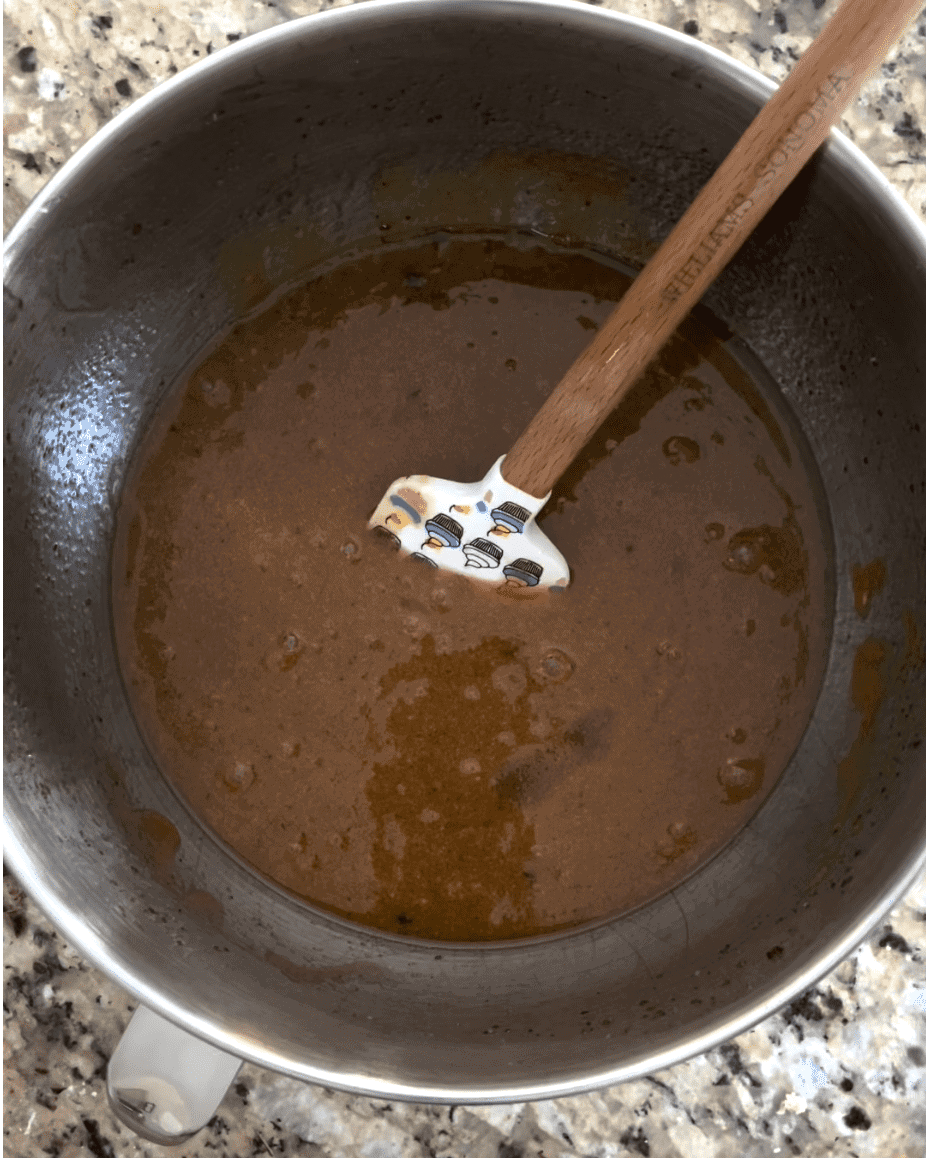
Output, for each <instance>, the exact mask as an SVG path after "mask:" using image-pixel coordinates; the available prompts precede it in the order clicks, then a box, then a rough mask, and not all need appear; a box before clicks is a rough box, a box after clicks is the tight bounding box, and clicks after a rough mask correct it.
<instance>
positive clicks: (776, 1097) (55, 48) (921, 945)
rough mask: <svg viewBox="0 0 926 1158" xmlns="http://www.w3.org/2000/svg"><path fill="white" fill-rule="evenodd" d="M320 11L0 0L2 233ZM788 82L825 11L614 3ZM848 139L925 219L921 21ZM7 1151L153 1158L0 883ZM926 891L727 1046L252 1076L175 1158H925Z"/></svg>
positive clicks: (118, 1016) (43, 937)
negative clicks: (105, 150) (609, 1085)
mask: <svg viewBox="0 0 926 1158" xmlns="http://www.w3.org/2000/svg"><path fill="white" fill-rule="evenodd" d="M329 6H331V5H328V4H325V3H322V4H319V3H318V0H276V2H274V3H269V2H263V0H202V2H200V3H197V2H196V0H172V2H171V4H170V5H169V6H168V5H166V4H163V3H152V2H151V0H99V2H98V3H94V4H91V5H90V6H89V7H88V6H86V5H84V4H83V3H81V2H80V0H43V2H42V3H40V4H35V3H31V2H29V0H5V6H4V15H5V23H4V64H5V81H4V92H5V108H4V134H5V135H4V187H5V197H4V230H5V231H6V230H7V229H8V228H9V227H10V225H12V224H13V222H15V220H16V219H17V217H18V216H19V214H20V213H21V212H22V210H23V209H24V208H25V206H26V205H27V204H28V202H29V200H30V199H31V198H32V197H33V196H34V195H35V194H36V193H37V192H38V191H39V189H40V188H41V187H42V185H43V184H44V183H45V181H47V180H48V178H49V177H50V176H51V175H52V174H53V173H54V172H55V171H56V170H57V169H58V168H60V166H61V165H62V164H63V163H64V161H65V160H66V159H67V157H68V156H69V155H70V154H71V153H72V152H74V150H75V149H76V148H77V147H78V146H79V145H80V144H81V143H82V142H83V141H84V140H86V139H87V138H88V137H89V136H90V135H92V133H93V132H94V131H96V129H97V128H98V127H99V126H100V125H102V124H103V123H104V122H105V121H107V120H108V119H109V118H110V117H112V116H113V115H115V113H117V112H118V111H119V110H120V109H121V108H123V107H125V106H126V105H127V104H128V103H130V102H131V101H132V100H133V99H134V98H135V97H137V96H139V95H141V94H142V93H144V92H147V91H148V90H149V89H150V88H152V87H154V85H155V84H157V83H158V81H160V80H162V79H164V78H166V77H167V76H170V75H172V74H173V73H174V72H176V71H178V70H180V69H182V68H184V67H186V66H187V65H188V64H191V63H193V62H195V61H196V60H197V59H199V58H201V57H202V56H204V55H206V54H207V53H209V52H213V51H217V50H219V49H221V48H223V47H225V46H226V45H228V44H229V43H230V42H232V41H234V40H237V39H239V38H241V37H243V36H246V35H248V34H250V33H252V32H256V31H258V30H260V29H262V28H266V27H268V26H270V25H272V24H276V23H279V22H280V21H282V20H285V19H289V18H292V17H296V16H301V15H304V14H306V13H309V12H312V11H315V10H317V9H318V8H320V7H329ZM603 6H605V7H610V8H614V9H617V10H620V11H625V12H629V13H632V14H633V15H637V16H642V17H646V18H648V19H652V20H656V21H659V22H661V23H664V24H666V25H668V26H670V27H673V28H676V29H683V30H684V31H686V32H688V33H689V34H690V35H696V36H698V37H699V38H700V39H702V40H704V41H705V42H707V43H709V44H712V45H714V46H716V47H718V48H720V49H723V50H724V51H727V52H729V53H731V54H732V55H733V56H735V57H737V58H738V59H740V60H742V61H744V62H745V63H747V64H751V65H753V66H756V67H758V68H760V69H761V70H762V71H764V72H766V73H767V74H768V75H770V76H772V77H775V78H776V79H779V78H780V77H781V76H783V75H784V73H785V71H786V70H787V68H788V67H789V65H790V64H791V62H792V61H793V60H794V59H795V58H796V56H798V55H799V54H800V52H801V51H802V50H803V49H804V48H805V47H806V45H807V44H808V43H809V41H810V39H811V38H812V36H813V35H814V34H815V33H816V31H817V30H818V29H819V27H820V26H821V25H822V23H823V21H824V20H825V18H826V17H827V16H828V14H829V11H830V9H831V8H832V7H833V0H784V2H783V3H781V4H779V5H777V6H774V7H773V6H772V5H770V4H768V3H766V2H765V0H607V2H606V3H605V4H604V5H603ZM843 127H844V129H845V131H846V132H848V134H849V135H850V136H851V137H852V138H853V139H854V140H855V141H856V142H857V143H858V144H859V145H860V146H861V147H862V148H863V149H864V150H865V151H866V153H868V155H869V156H870V157H871V158H872V159H873V160H874V161H875V162H876V163H877V164H878V165H879V166H880V167H881V169H882V171H883V172H884V173H885V174H886V175H887V176H888V178H889V179H890V180H891V181H892V182H893V183H894V185H895V186H896V187H897V188H898V190H899V191H900V193H901V194H902V195H903V196H904V197H905V198H906V199H907V201H908V202H909V203H910V205H911V206H912V207H913V208H914V209H915V210H916V211H917V212H919V213H920V214H922V215H923V216H924V217H926V13H924V14H923V16H922V17H921V18H920V20H919V21H918V22H916V23H915V24H914V26H913V28H912V29H911V31H910V33H909V34H908V35H907V36H906V37H905V38H904V39H903V41H901V43H900V44H899V46H898V47H897V49H896V50H895V51H894V52H893V53H892V55H891V57H890V58H889V59H888V61H887V62H886V63H885V65H884V66H883V68H882V69H881V72H880V74H879V75H876V76H875V77H874V78H873V79H872V80H871V81H870V82H869V84H868V85H867V86H866V88H865V89H864V90H863V94H862V97H861V98H860V100H859V101H858V102H857V104H856V106H855V107H854V108H853V109H852V110H851V111H850V113H849V115H848V116H847V117H846V119H845V122H844V125H843ZM4 949H5V958H4V978H5V1002H4V1018H5V1026H4V1028H5V1038H4V1061H5V1078H4V1092H5V1095H6V1097H5V1106H4V1113H5V1119H4V1135H5V1138H4V1141H5V1145H4V1153H5V1154H7V1155H9V1156H10V1158H39V1156H41V1155H45V1154H47V1155H52V1156H55V1158H75V1156H77V1155H88V1154H90V1155H94V1156H95V1158H115V1156H120V1158H121V1156H123V1155H125V1156H128V1155H133V1156H138V1155H150V1156H154V1155H157V1154H160V1153H165V1154H166V1153H168V1151H162V1150H161V1149H160V1148H158V1147H156V1146H152V1145H150V1144H147V1143H142V1142H140V1141H138V1140H137V1139H136V1138H135V1137H134V1136H133V1135H130V1134H129V1133H128V1132H127V1131H126V1130H124V1129H123V1128H122V1127H120V1126H119V1125H118V1124H117V1123H116V1122H115V1121H114V1120H113V1119H112V1117H111V1116H110V1115H109V1114H108V1111H107V1109H106V1106H105V1093H104V1086H103V1075H104V1071H105V1060H106V1058H107V1057H108V1056H109V1054H110V1052H111V1051H112V1049H113V1047H114V1046H115V1043H116V1041H117V1040H118V1037H119V1034H120V1032H121V1029H122V1028H123V1026H124V1025H125V1023H126V1022H127V1020H128V1017H129V1014H130V1011H131V1009H132V1007H133V1006H132V1003H131V1002H130V1001H129V1000H128V999H127V997H126V995H125V994H124V993H123V992H122V991H121V990H119V989H118V988H117V987H116V986H114V985H113V984H112V983H111V982H109V980H108V979H107V978H105V977H103V976H102V975H101V974H99V973H98V972H96V971H95V970H94V969H92V968H90V967H89V966H88V965H87V964H86V963H85V962H84V961H83V960H81V958H80V957H79V956H78V955H77V954H76V953H75V952H74V951H73V950H71V949H70V947H69V946H67V945H66V944H65V943H64V942H63V941H62V940H61V938H60V937H59V936H58V935H57V934H56V933H55V932H54V931H53V930H52V928H51V927H50V926H49V925H48V923H47V921H45V919H44V918H43V917H42V916H41V914H39V913H38V912H37V910H36V909H35V908H34V906H33V905H32V904H31V903H30V902H29V900H28V899H27V898H26V897H25V896H24V895H23V894H22V892H21V891H20V890H19V889H18V887H17V886H16V883H15V881H13V880H12V879H11V878H5V880H4ZM924 956H926V882H921V883H920V885H919V886H918V887H917V888H915V889H914V890H913V891H912V892H911V894H910V895H909V896H908V897H907V898H906V900H905V901H904V902H902V903H901V904H900V905H899V906H898V907H897V908H896V909H895V911H894V912H893V913H892V914H891V916H890V919H889V924H885V925H882V926H881V927H879V928H878V929H877V930H876V931H875V932H874V933H873V935H872V936H871V937H870V938H869V940H868V941H867V942H866V943H865V944H864V945H863V946H862V947H861V948H860V949H858V950H857V951H856V952H855V953H854V954H853V955H852V956H851V957H850V958H849V959H848V960H847V961H845V962H843V964H842V965H840V966H839V967H838V968H837V969H836V970H834V972H833V973H832V974H831V975H830V976H829V977H827V978H825V979H824V980H823V981H822V982H821V983H820V984H819V985H818V986H817V987H816V988H815V989H813V990H811V991H810V992H808V993H806V994H804V995H803V996H802V997H801V998H800V999H799V1000H798V1001H795V1002H793V1003H792V1004H791V1005H790V1006H789V1007H788V1008H787V1009H785V1010H784V1011H783V1012H782V1013H780V1014H778V1015H776V1016H774V1017H771V1018H769V1019H768V1020H767V1021H765V1022H764V1023H763V1024H762V1025H760V1026H758V1027H757V1028H756V1029H754V1030H752V1031H751V1032H749V1033H747V1034H744V1035H742V1036H741V1037H739V1038H737V1039H736V1040H735V1041H734V1042H731V1043H730V1044H728V1045H726V1046H723V1047H722V1048H720V1049H718V1050H715V1051H713V1052H711V1053H709V1054H707V1055H704V1056H702V1057H699V1058H696V1059H694V1060H692V1061H690V1062H686V1063H683V1064H681V1065H678V1066H675V1067H674V1068H672V1069H671V1070H666V1071H663V1072H660V1073H658V1074H656V1075H653V1076H652V1077H651V1078H648V1079H645V1080H641V1081H635V1082H630V1083H628V1084H625V1085H622V1086H618V1087H614V1088H613V1089H610V1090H605V1091H601V1092H599V1093H596V1094H589V1095H585V1096H582V1097H576V1098H570V1099H562V1100H558V1101H555V1102H543V1103H535V1104H528V1105H523V1104H522V1105H513V1106H495V1107H468V1108H459V1107H454V1108H451V1107H437V1106H423V1105H403V1104H400V1103H384V1102H376V1101H371V1100H369V1099H365V1098H352V1097H350V1096H348V1095H344V1094H338V1093H333V1092H330V1091H327V1090H323V1089H320V1088H316V1087H309V1086H301V1085H298V1084H297V1083H294V1082H292V1081H290V1080H288V1079H285V1078H281V1077H279V1076H277V1075H274V1074H270V1073H267V1072H265V1071H261V1070H259V1069H257V1068H255V1067H251V1066H245V1067H244V1068H243V1070H242V1071H241V1074H240V1075H239V1078H238V1080H237V1082H236V1083H235V1085H234V1087H233V1089H232V1090H230V1091H229V1094H228V1095H227V1097H226V1099H225V1101H224V1103H223V1104H222V1106H221V1107H220V1109H219V1112H218V1114H217V1116H216V1117H215V1119H214V1120H213V1122H212V1123H211V1124H210V1126H209V1128H208V1129H207V1130H205V1131H203V1132H202V1133H201V1134H200V1135H199V1136H198V1137H197V1138H196V1139H195V1140H194V1141H193V1142H191V1143H189V1144H187V1145H185V1146H183V1147H181V1148H179V1150H176V1151H174V1153H176V1154H179V1155H182V1156H183V1158H206V1156H207V1155H212V1156H225V1155H227V1156H235V1158H246V1156H249V1155H254V1156H258V1155H266V1154H270V1155H284V1154H288V1155H313V1156H317V1158H571V1156H573V1155H575V1156H583V1158H618V1156H621V1155H643V1156H646V1155H651V1156H652V1158H733V1156H740V1155H744V1156H746V1158H752V1156H753V1155H757V1156H758V1155H761V1156H763V1158H764V1156H765V1155H773V1154H783V1155H792V1154H793V1155H797V1154H803V1155H806V1156H808V1158H822V1156H823V1155H826V1156H831V1155H832V1156H836V1158H849V1156H853V1155H857V1156H862V1155H870V1156H872V1158H921V1156H922V1155H923V1154H926V965H924Z"/></svg>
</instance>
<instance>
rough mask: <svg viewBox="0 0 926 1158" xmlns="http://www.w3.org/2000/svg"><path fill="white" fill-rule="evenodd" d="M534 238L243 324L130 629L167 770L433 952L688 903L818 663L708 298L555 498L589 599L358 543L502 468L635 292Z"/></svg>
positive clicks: (152, 502) (201, 376)
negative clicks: (429, 481) (374, 518)
mask: <svg viewBox="0 0 926 1158" xmlns="http://www.w3.org/2000/svg"><path fill="white" fill-rule="evenodd" d="M482 233H483V234H485V233H486V230H485V229H483V230H482ZM521 241H522V244H521V245H520V246H518V245H514V244H512V243H511V242H506V241H503V240H500V239H493V240H485V239H481V240H463V239H461V238H460V237H459V236H457V237H456V238H454V239H452V240H451V239H448V238H446V237H445V238H442V239H436V240H433V241H431V242H429V243H424V244H419V245H415V246H411V247H407V248H406V247H402V248H400V249H397V250H391V249H390V250H387V251H381V252H374V253H373V254H372V255H368V256H365V257H362V258H359V259H356V260H354V261H351V262H348V263H345V264H343V265H339V266H338V267H336V269H335V270H334V271H332V272H331V273H329V274H328V275H327V276H321V277H318V278H312V279H309V281H308V284H307V285H305V286H304V287H300V288H298V289H296V290H295V291H293V292H291V293H290V294H288V295H287V296H286V297H284V298H283V300H282V301H280V302H279V303H278V304H277V305H275V306H274V307H273V308H271V309H270V310H268V311H266V312H263V313H260V314H259V315H258V316H257V317H255V318H254V319H253V320H252V321H250V322H247V323H245V324H243V325H240V326H238V327H236V328H235V330H234V331H233V332H232V333H231V334H230V335H229V336H228V337H227V338H225V339H224V340H223V341H221V342H220V343H219V344H218V345H217V348H216V349H215V350H214V351H213V352H212V353H211V354H210V355H209V356H208V357H206V358H205V360H204V361H203V362H201V364H200V365H199V366H198V367H197V368H196V370H195V371H194V372H193V374H192V376H191V377H190V378H189V380H188V382H184V383H183V384H182V385H181V389H180V393H179V397H176V398H173V399H171V400H170V401H169V402H168V403H166V404H165V406H164V413H163V415H161V416H159V417H158V419H157V421H156V422H155V425H154V429H153V430H152V431H151V432H150V433H149V434H148V436H147V440H146V446H145V448H144V449H143V450H142V451H141V452H140V454H139V456H138V457H139V461H140V464H141V465H140V467H138V468H136V470H135V471H134V475H133V479H132V481H130V482H129V484H128V487H127V490H126V493H125V496H124V498H123V509H122V512H121V516H120V532H119V534H118V537H117V546H116V552H115V563H114V588H115V595H116V599H115V607H116V635H117V640H118V642H119V645H120V652H121V655H122V660H123V666H124V670H125V672H126V674H127V678H128V685H129V690H130V694H131V697H132V699H133V702H134V704H135V705H136V712H137V714H138V717H139V720H140V722H141V724H142V727H143V729H144V731H145V732H146V734H147V736H148V739H149V743H150V745H151V749H152V752H153V754H154V755H155V756H156V758H157V759H158V762H159V765H160V766H161V768H162V769H163V770H164V772H165V773H166V774H167V775H168V776H169V777H170V778H171V779H172V780H173V781H174V782H175V783H176V784H177V785H178V786H179V788H180V789H181V791H182V792H183V793H184V794H185V795H186V797H187V799H188V800H189V802H190V803H191V805H192V806H193V808H194V809H195V810H196V812H197V813H198V814H199V815H200V816H202V817H203V818H204V819H206V820H207V821H208V822H209V823H210V824H211V825H212V827H213V828H214V829H215V830H216V832H217V833H218V834H219V835H220V836H221V837H222V838H223V839H224V840H226V841H227V842H228V843H229V844H230V845H231V846H232V847H234V848H235V849H237V851H238V852H240V853H241V854H242V855H243V856H244V857H245V858H246V859H247V860H248V861H249V862H250V863H251V864H253V865H254V866H255V867H257V868H258V869H260V870H261V871H263V872H265V873H266V874H267V875H268V876H270V877H272V878H273V879H274V880H276V881H278V882H279V883H280V884H282V885H284V886H285V887H287V888H289V889H291V890H293V891H294V892H296V893H297V894H299V895H301V896H303V897H304V898H305V899H307V900H309V901H313V902H315V903H317V904H320V905H323V906H325V907H326V908H330V909H332V910H333V911H335V912H338V913H341V914H342V915H344V916H348V917H350V918H352V919H354V920H358V921H362V922H364V923H366V924H370V925H373V926H375V927H377V928H381V929H384V930H388V931H391V932H398V933H405V934H412V935H416V936H420V937H428V938H435V939H446V940H464V941H467V940H469V941H480V940H494V939H504V938H511V937H524V936H529V935H532V934H538V933H546V932H552V931H554V930H556V929H558V928H562V927H566V926H569V925H574V924H578V923H580V922H583V921H589V920H595V919H600V918H602V917H605V916H608V915H611V914H614V913H616V912H619V911H626V910H628V909H631V908H634V907H636V906H638V905H640V904H642V903H644V902H646V901H648V900H651V899H652V898H653V897H654V896H655V895H658V894H659V893H661V892H664V891H666V890H667V889H669V888H670V887H671V886H672V885H674V884H677V883H678V882H679V881H680V880H681V879H682V878H683V877H685V876H686V875H687V874H688V873H690V872H692V871H693V870H694V869H696V868H697V867H698V866H699V865H700V864H702V863H703V862H704V861H705V859H706V858H708V857H710V856H712V855H713V854H714V853H715V852H716V851H717V849H718V848H719V847H720V846H721V845H722V844H724V843H725V842H726V841H727V840H729V839H730V838H731V836H732V835H733V834H734V833H735V832H736V831H738V830H739V829H740V828H741V827H742V826H743V824H744V823H745V822H746V821H747V820H748V819H749V818H750V817H751V816H752V815H753V814H754V812H755V809H756V808H757V807H758V805H759V804H761V802H762V800H763V799H764V798H765V797H766V796H767V795H768V793H769V791H770V790H771V789H772V788H773V787H774V784H775V782H776V780H777V779H778V776H779V775H780V773H781V771H782V769H783V768H784V766H785V764H786V763H787V761H788V759H789V758H790V756H791V754H792V752H793V750H794V747H795V745H796V744H797V741H798V740H799V738H800V736H801V734H802V732H803V731H804V728H805V727H806V725H807V721H808V719H809V716H810V711H811V709H812V707H813V703H814V701H815V698H816V694H817V692H818V690H819V683H820V678H821V676H822V672H823V659H824V656H825V646H826V642H827V636H828V629H829V623H828V614H827V609H828V606H829V601H828V600H827V598H826V590H825V572H826V552H825V549H824V530H823V527H824V523H823V522H822V521H821V518H820V516H819V514H818V512H817V510H816V505H815V501H814V485H813V483H812V481H811V477H810V474H809V471H808V469H807V468H805V466H804V463H805V462H806V461H807V457H806V454H802V453H800V452H799V450H798V449H797V442H796V438H795V437H794V436H791V437H788V436H786V434H785V430H786V429H787V427H786V426H785V425H784V423H783V421H782V420H780V419H779V418H776V416H775V414H774V413H773V410H772V408H771V406H770V403H769V402H768V401H766V399H765V398H764V396H763V395H762V394H761V393H760V392H759V389H758V387H757V385H756V383H755V382H754V381H752V380H751V378H750V377H749V375H748V374H747V373H746V371H745V369H744V368H743V366H742V364H741V363H740V362H739V361H738V360H737V359H736V357H735V356H734V354H733V353H732V352H731V348H730V345H729V344H728V343H725V342H724V341H723V340H722V339H721V336H720V335H718V333H717V329H718V328H719V327H718V323H717V322H716V320H714V328H713V329H712V328H711V325H710V322H709V321H706V320H705V318H707V317H708V315H707V314H706V312H703V311H702V312H699V315H698V316H696V317H693V318H691V319H690V320H689V322H688V323H687V324H686V325H685V327H684V330H683V332H682V333H680V334H679V335H678V336H677V337H676V338H675V339H674V340H673V341H672V342H671V343H670V345H669V346H668V347H667V349H666V350H665V351H664V353H663V354H662V356H661V358H660V359H659V361H658V362H657V363H656V364H655V365H654V366H653V367H652V368H651V370H650V371H649V373H648V374H647V376H646V378H645V380H644V381H642V382H641V383H640V384H639V386H638V387H637V389H636V390H635V391H634V394H633V396H632V397H631V398H630V399H629V400H628V403H627V405H626V406H622V407H620V408H619V409H618V410H617V411H616V412H615V413H614V415H613V416H612V418H611V419H610V420H609V421H608V422H607V423H606V424H605V426H604V427H603V428H602V429H601V430H600V431H599V433H598V435H597V437H596V438H595V440H594V441H593V442H592V444H591V445H590V446H589V447H587V448H586V451H585V453H584V454H583V456H582V457H581V458H580V459H579V461H578V462H576V463H575V465H574V466H573V468H572V469H571V470H570V471H569V473H568V474H567V475H566V477H565V478H564V479H563V480H562V482H561V483H560V484H559V486H558V487H557V488H556V490H555V491H554V494H553V496H552V498H551V501H550V505H549V508H548V510H547V512H546V513H545V514H544V516H543V522H544V526H545V529H546V530H547V532H548V533H549V534H550V535H551V536H552V537H553V539H554V540H555V541H556V542H557V543H558V544H559V545H560V546H561V548H562V549H563V550H564V551H565V553H566V555H567V557H568V558H569V559H570V560H571V561H572V565H573V568H574V574H575V578H574V581H573V584H572V586H571V587H570V588H569V589H568V591H566V592H559V591H557V592H546V591H544V592H541V593H539V594H538V593H532V592H529V591H525V592H523V593H521V594H518V593H517V592H514V591H511V590H510V589H506V590H505V591H504V592H503V593H496V592H491V593H490V592H486V591H484V590H482V589H475V588H474V587H473V585H472V584H471V583H470V581H468V580H466V579H461V578H459V577H454V576H448V575H446V574H443V573H441V574H432V573H431V571H430V570H429V569H426V568H423V567H421V566H420V565H417V566H416V565H415V564H414V563H411V562H410V561H409V560H408V559H407V558H405V557H398V556H396V555H394V554H393V553H392V551H391V550H390V549H389V547H388V546H386V545H383V544H381V543H379V542H378V541H376V540H374V539H373V538H372V536H371V534H370V533H369V532H367V531H366V529H365V522H366V518H367V516H368V514H369V510H370V509H371V508H372V506H373V505H375V502H376V498H375V496H376V491H377V488H381V486H382V480H383V478H385V477H387V476H390V472H391V473H392V475H395V473H396V472H397V471H399V470H400V468H401V464H402V463H403V462H411V461H413V460H414V459H415V457H416V456H419V457H420V456H422V455H423V456H425V458H426V459H427V460H428V470H429V471H431V472H432V473H435V474H438V475H442V476H446V477H463V478H465V477H468V476H472V477H476V476H477V475H478V473H479V467H480V463H481V462H490V461H493V460H494V458H495V457H496V456H497V455H498V454H499V453H500V452H502V451H503V450H504V447H505V445H506V443H508V442H510V441H511V440H512V437H513V435H514V434H515V432H516V431H517V430H518V429H520V427H521V426H523V425H524V424H525V423H526V421H527V419H528V418H529V416H530V414H531V412H532V411H533V410H534V409H535V408H536V407H537V406H538V405H539V404H540V402H541V401H542V400H543V398H544V397H545V395H546V394H547V393H549V391H550V389H551V388H552V386H553V385H554V384H555V383H556V381H557V380H558V379H559V377H560V376H561V375H562V373H563V371H564V369H565V368H566V367H567V366H568V364H569V363H570V362H571V360H572V359H573V358H574V357H575V355H576V354H577V353H578V352H579V350H580V349H581V348H582V346H583V345H584V343H585V342H586V341H587V339H588V334H589V332H590V331H593V330H594V329H596V328H597V325H598V322H600V321H603V320H604V318H605V317H606V316H607V314H608V313H609V311H610V309H611V307H612V306H613V303H614V301H615V299H616V298H618V297H619V296H620V294H621V292H622V291H623V289H624V288H625V286H626V284H627V281H628V279H627V277H626V275H624V274H622V273H620V272H619V271H618V270H617V269H615V268H614V266H613V263H612V264H610V265H609V264H606V263H604V262H602V261H601V260H600V259H599V260H598V261H595V260H593V259H592V258H591V257H590V256H583V255H579V254H574V253H564V252H559V253H554V252H551V251H549V250H547V251H544V250H542V249H538V248H537V247H536V245H535V244H534V241H533V239H531V238H527V239H524V238H522V239H521ZM817 493H819V488H817ZM503 596H507V597H503Z"/></svg>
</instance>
